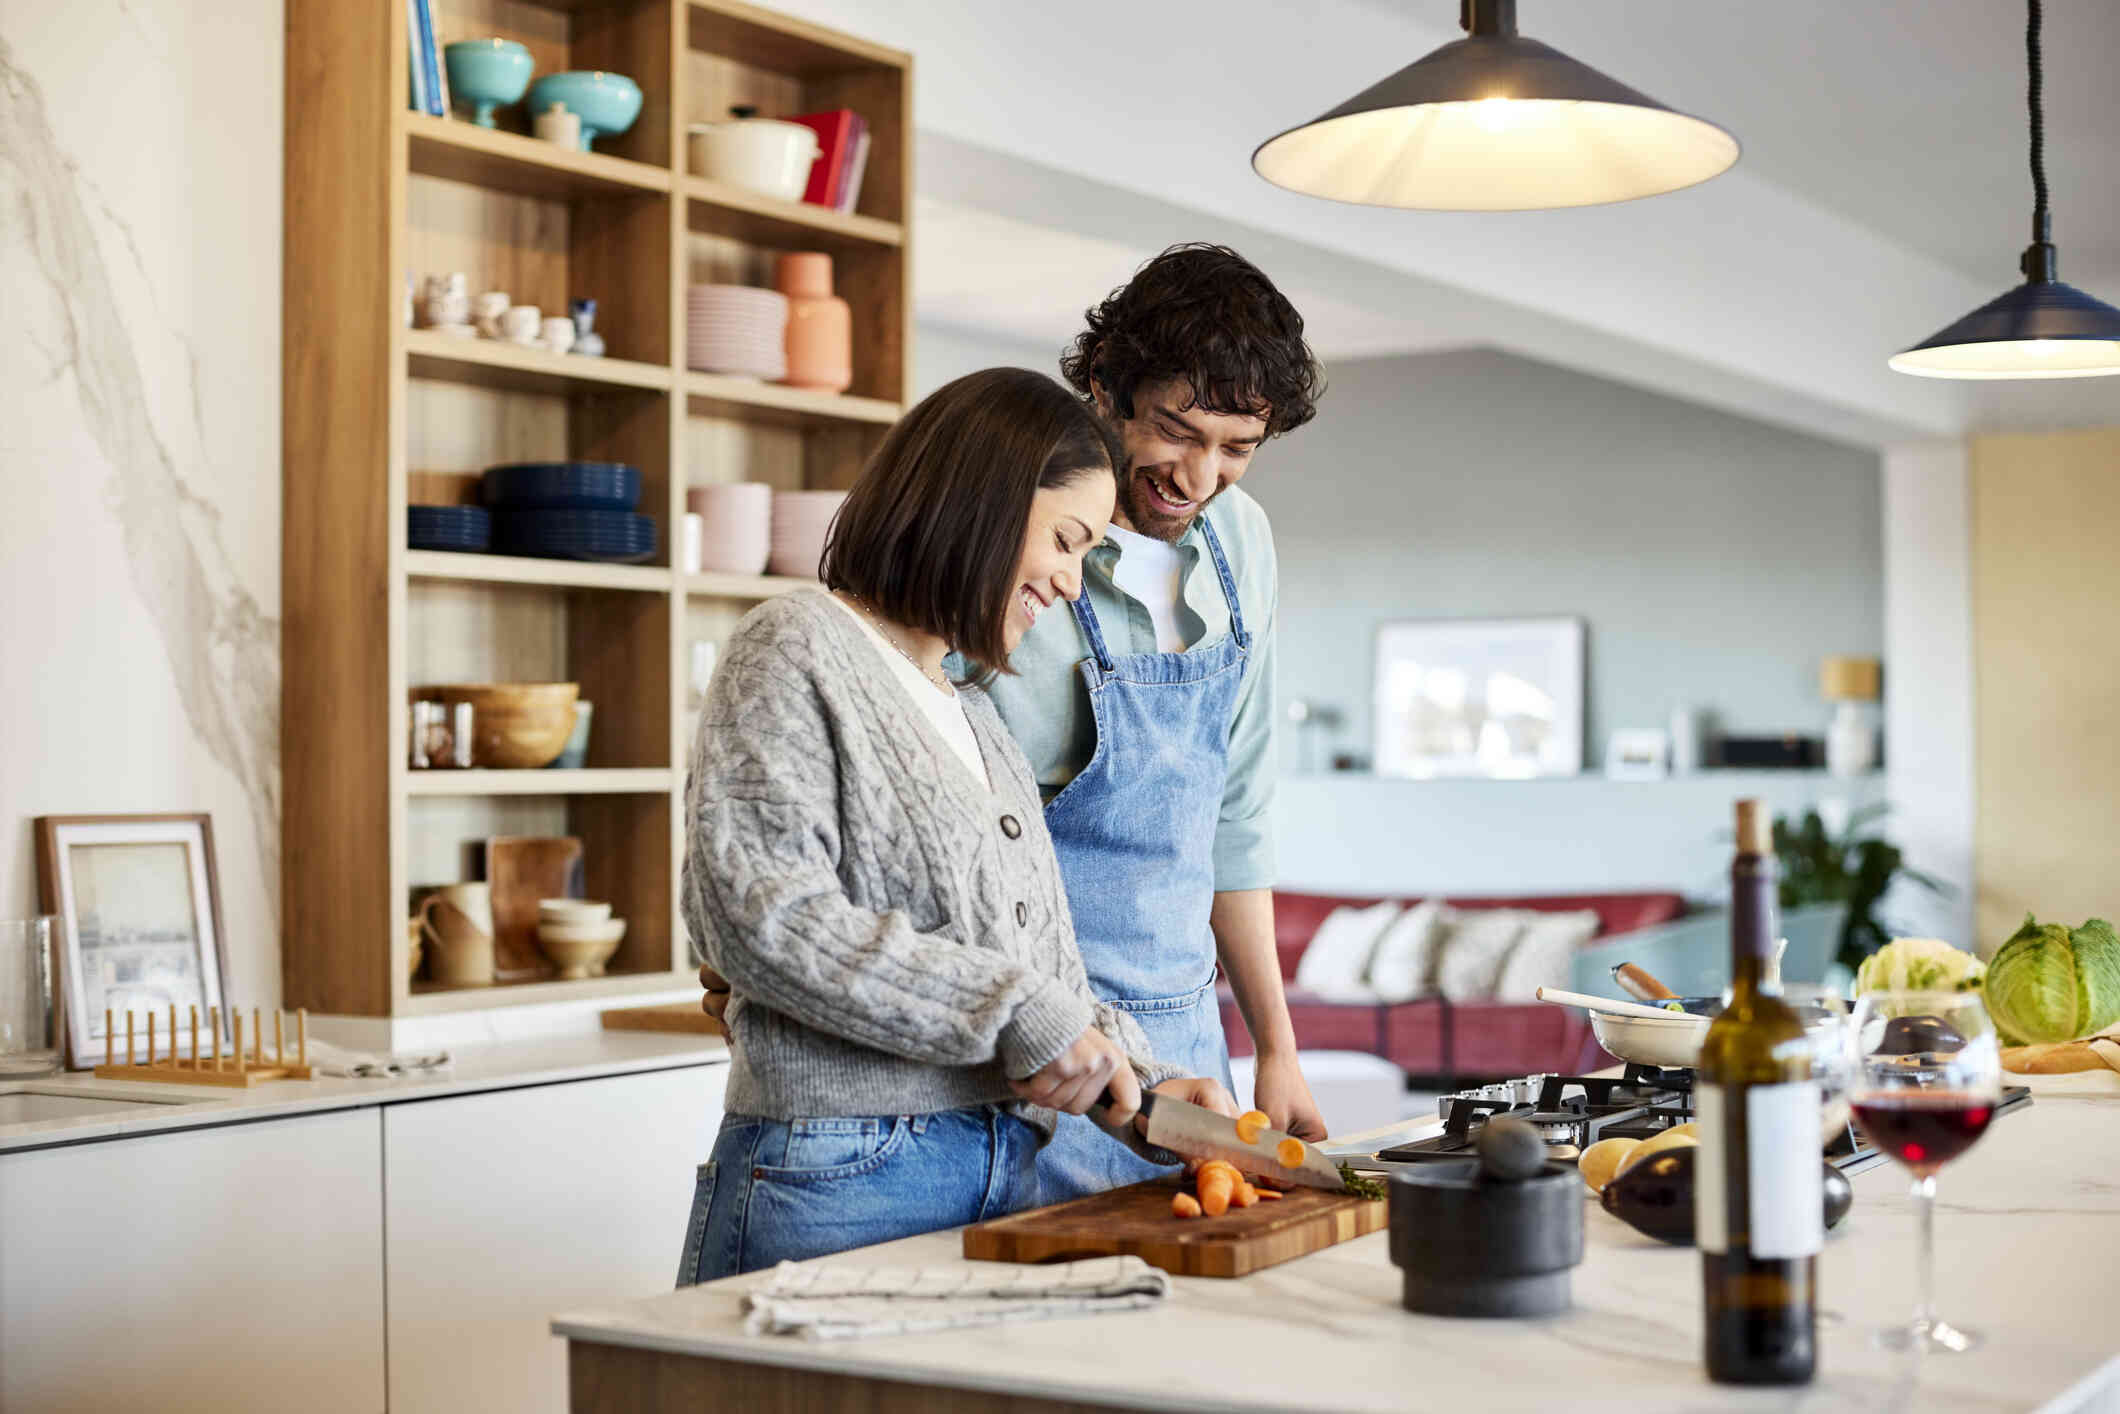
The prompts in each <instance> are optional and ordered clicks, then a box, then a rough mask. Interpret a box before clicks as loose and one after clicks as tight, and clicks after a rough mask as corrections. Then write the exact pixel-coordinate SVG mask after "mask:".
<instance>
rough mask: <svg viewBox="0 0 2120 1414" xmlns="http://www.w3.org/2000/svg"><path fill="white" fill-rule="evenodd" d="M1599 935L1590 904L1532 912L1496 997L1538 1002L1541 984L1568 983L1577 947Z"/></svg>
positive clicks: (1504, 968) (1500, 979)
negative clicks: (1570, 909) (1566, 910)
mask: <svg viewBox="0 0 2120 1414" xmlns="http://www.w3.org/2000/svg"><path fill="white" fill-rule="evenodd" d="M1596 936H1597V915H1596V914H1595V913H1593V912H1591V911H1590V910H1589V909H1587V908H1585V909H1580V910H1578V911H1576V912H1574V913H1533V914H1531V915H1529V917H1528V918H1527V919H1526V921H1525V923H1524V931H1523V933H1522V935H1521V936H1519V937H1518V938H1517V940H1516V946H1515V947H1512V948H1511V949H1510V950H1509V957H1508V960H1507V961H1505V962H1504V963H1503V964H1502V971H1501V975H1500V976H1499V977H1497V978H1496V979H1495V983H1494V999H1495V1000H1496V1001H1498V1002H1535V1001H1537V1000H1538V989H1539V988H1541V987H1566V986H1567V985H1568V983H1569V981H1570V977H1569V967H1570V964H1571V962H1572V960H1573V959H1574V957H1575V954H1576V951H1577V950H1578V949H1579V948H1581V947H1582V946H1583V944H1585V943H1587V942H1589V941H1590V940H1591V939H1592V938H1594V937H1596Z"/></svg>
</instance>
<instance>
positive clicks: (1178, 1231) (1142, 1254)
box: [964, 1179, 1390, 1277]
mask: <svg viewBox="0 0 2120 1414" xmlns="http://www.w3.org/2000/svg"><path fill="white" fill-rule="evenodd" d="M1177 1191H1178V1184H1177V1182H1176V1181H1175V1180H1172V1179H1152V1180H1150V1181H1149V1182H1147V1183H1135V1184H1130V1185H1128V1186H1127V1187H1125V1188H1115V1189H1113V1190H1112V1191H1111V1192H1109V1193H1093V1194H1091V1195H1090V1196H1089V1197H1087V1198H1076V1199H1073V1200H1072V1201H1070V1202H1066V1203H1055V1204H1054V1205H1053V1206H1051V1207H1049V1208H1033V1209H1031V1210H1030V1211H1029V1212H1025V1213H1017V1214H1015V1215H1014V1216H1012V1217H1006V1218H996V1219H995V1220H994V1221H993V1222H986V1223H979V1224H976V1225H975V1226H972V1227H968V1228H966V1229H965V1230H964V1255H965V1256H967V1257H969V1258H972V1259H973V1260H975V1261H986V1262H1065V1261H1072V1260H1073V1259H1075V1258H1077V1257H1108V1256H1112V1255H1114V1254H1116V1253H1122V1252H1123V1253H1131V1254H1132V1255H1134V1256H1136V1257H1139V1258H1140V1259H1141V1260H1142V1261H1144V1262H1146V1263H1148V1264H1149V1265H1150V1266H1152V1267H1161V1268H1162V1269H1163V1270H1164V1271H1166V1272H1169V1273H1171V1274H1172V1275H1174V1276H1181V1277H1241V1276H1247V1275H1249V1274H1250V1273H1252V1272H1255V1271H1258V1270H1260V1269H1261V1268H1262V1267H1271V1266H1273V1265H1275V1264H1276V1263H1280V1262H1286V1261H1289V1260H1291V1259H1293V1258H1296V1257H1304V1256H1308V1255H1309V1254H1310V1253H1312V1252H1316V1251H1320V1250H1322V1249H1324V1248H1327V1247H1330V1246H1332V1245H1333V1244H1334V1243H1336V1242H1345V1241H1347V1240H1348V1239H1349V1238H1351V1237H1362V1236H1365V1235H1367V1234H1369V1233H1372V1232H1377V1231H1379V1230H1381V1229H1382V1228H1383V1227H1384V1225H1385V1222H1386V1220H1387V1219H1388V1217H1389V1209H1390V1205H1389V1204H1387V1203H1385V1202H1384V1201H1383V1200H1381V1199H1368V1198H1354V1197H1350V1196H1349V1195H1347V1194H1345V1193H1327V1192H1325V1191H1323V1190H1322V1189H1317V1188H1297V1189H1292V1190H1291V1191H1290V1192H1289V1193H1288V1195H1287V1196H1286V1197H1284V1198H1282V1199H1281V1200H1280V1201H1279V1202H1259V1203H1255V1204H1253V1205H1252V1206H1251V1207H1249V1208H1231V1209H1230V1210H1229V1211H1228V1212H1227V1213H1225V1214H1223V1215H1222V1216H1221V1217H1219V1218H1205V1217H1202V1218H1174V1217H1172V1216H1171V1214H1170V1197H1171V1194H1173V1193H1176V1192H1177Z"/></svg>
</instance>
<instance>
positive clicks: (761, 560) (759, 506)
mask: <svg viewBox="0 0 2120 1414" xmlns="http://www.w3.org/2000/svg"><path fill="white" fill-rule="evenodd" d="M685 509H686V510H688V511H690V512H692V514H694V515H696V516H698V517H699V518H700V522H701V525H700V536H699V567H700V568H701V569H702V570H709V571H714V572H717V573H721V574H759V573H762V572H763V571H764V570H765V567H766V561H767V560H768V559H769V558H771V553H772V538H771V536H772V524H773V488H772V487H770V486H768V485H766V484H765V483H764V482H763V481H739V482H735V483H732V484H727V485H716V486H694V487H692V488H691V489H690V490H688V491H686V492H685Z"/></svg>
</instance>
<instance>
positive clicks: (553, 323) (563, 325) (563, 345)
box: [538, 318, 574, 353]
mask: <svg viewBox="0 0 2120 1414" xmlns="http://www.w3.org/2000/svg"><path fill="white" fill-rule="evenodd" d="M538 328H539V329H541V330H542V331H543V337H542V340H541V342H542V343H543V344H544V346H545V347H546V348H548V349H550V350H552V352H554V353H565V352H566V351H567V350H568V349H571V348H573V347H574V321H573V320H571V319H558V318H554V319H547V320H545V321H544V322H543V323H542V324H540V325H539V326H538Z"/></svg>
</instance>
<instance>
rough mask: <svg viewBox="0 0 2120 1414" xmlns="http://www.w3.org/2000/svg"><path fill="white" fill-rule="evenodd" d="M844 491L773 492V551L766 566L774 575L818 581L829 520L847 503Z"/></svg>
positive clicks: (830, 522)
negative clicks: (819, 563) (816, 579)
mask: <svg viewBox="0 0 2120 1414" xmlns="http://www.w3.org/2000/svg"><path fill="white" fill-rule="evenodd" d="M846 498H847V493H846V492H844V491H776V492H774V493H773V551H772V555H771V556H770V557H769V558H768V560H767V562H766V567H767V568H768V569H769V570H771V571H772V572H773V573H774V574H783V575H793V576H795V577H797V578H801V579H815V578H817V563H818V561H819V560H821V559H823V558H824V547H825V541H826V539H827V538H828V537H829V536H830V534H831V531H832V517H834V516H836V515H838V514H839V508H840V506H842V505H844V504H845V503H846Z"/></svg>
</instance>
